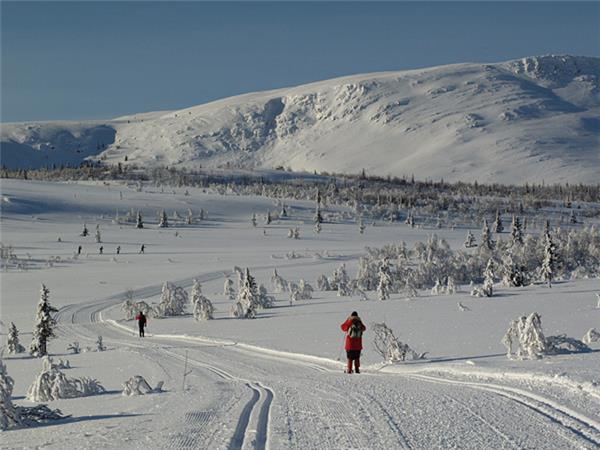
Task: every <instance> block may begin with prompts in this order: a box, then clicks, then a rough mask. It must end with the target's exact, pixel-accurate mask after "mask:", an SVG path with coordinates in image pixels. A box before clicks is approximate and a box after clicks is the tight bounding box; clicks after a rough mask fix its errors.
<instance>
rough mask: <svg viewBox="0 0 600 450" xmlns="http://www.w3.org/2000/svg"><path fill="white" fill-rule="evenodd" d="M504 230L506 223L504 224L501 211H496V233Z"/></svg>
mask: <svg viewBox="0 0 600 450" xmlns="http://www.w3.org/2000/svg"><path fill="white" fill-rule="evenodd" d="M503 231H504V225H502V217H501V216H500V211H496V218H495V219H494V233H502V232H503Z"/></svg>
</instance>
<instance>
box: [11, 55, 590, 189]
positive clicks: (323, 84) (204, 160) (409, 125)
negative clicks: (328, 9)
mask: <svg viewBox="0 0 600 450" xmlns="http://www.w3.org/2000/svg"><path fill="white" fill-rule="evenodd" d="M599 80H600V58H597V57H583V56H581V57H578V56H570V55H560V56H554V55H546V56H538V57H527V58H522V59H517V60H512V61H508V62H503V63H494V64H480V63H460V64H451V65H446V66H437V67H431V68H425V69H412V70H407V71H387V72H378V73H372V74H360V75H351V76H344V77H338V78H334V79H331V80H323V81H317V82H313V83H309V84H305V85H300V86H294V87H290V88H280V89H274V90H269V91H262V92H254V93H247V94H242V95H239V96H233V97H228V98H224V99H219V100H215V101H213V102H210V103H205V104H202V105H197V106H192V107H189V108H184V109H181V110H175V111H160V112H150V113H143V114H134V115H130V116H123V117H120V118H117V119H113V120H108V121H99V120H95V121H83V122H76V121H69V122H26V123H13V124H2V133H1V145H2V150H3V151H2V163H3V164H5V165H7V166H9V167H10V166H13V167H24V166H26V165H27V164H30V165H31V166H34V167H35V166H36V165H37V166H43V165H49V164H56V163H58V164H60V163H61V162H69V163H77V162H78V161H81V160H83V159H84V158H86V157H91V158H98V159H101V160H104V161H106V162H107V163H117V162H124V160H125V156H127V159H128V162H129V163H134V164H139V165H144V166H155V165H169V166H179V167H191V168H193V167H198V166H204V167H206V166H208V167H246V168H247V167H261V168H272V167H277V166H285V167H291V168H292V169H294V170H311V171H312V170H317V171H331V172H348V173H357V172H359V171H361V170H362V169H365V170H366V171H367V172H368V173H373V174H378V175H384V176H385V175H393V176H403V175H410V174H414V175H415V177H416V178H420V179H424V178H429V179H439V178H444V179H445V180H449V181H458V180H461V181H474V180H478V181H490V182H491V181H494V182H503V183H524V182H539V181H542V180H545V181H546V182H583V183H594V182H597V178H598V175H597V174H598V173H600V146H599V143H600V119H598V118H599V117H600V81H599Z"/></svg>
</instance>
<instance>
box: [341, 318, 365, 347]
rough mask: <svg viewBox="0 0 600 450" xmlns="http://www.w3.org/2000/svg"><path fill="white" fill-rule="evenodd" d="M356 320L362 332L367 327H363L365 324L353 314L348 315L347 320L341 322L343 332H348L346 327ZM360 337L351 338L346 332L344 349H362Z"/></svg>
mask: <svg viewBox="0 0 600 450" xmlns="http://www.w3.org/2000/svg"><path fill="white" fill-rule="evenodd" d="M355 321H357V322H358V323H360V327H361V329H362V330H363V332H364V331H365V330H366V329H367V327H365V325H364V324H363V323H362V321H361V320H360V318H358V317H356V316H354V317H348V320H346V321H345V322H344V323H343V324H342V331H343V332H344V333H347V332H348V329H349V328H350V326H351V325H352V323H353V322H355ZM362 348H363V347H362V337H359V338H351V337H350V336H348V334H346V346H345V349H346V350H362Z"/></svg>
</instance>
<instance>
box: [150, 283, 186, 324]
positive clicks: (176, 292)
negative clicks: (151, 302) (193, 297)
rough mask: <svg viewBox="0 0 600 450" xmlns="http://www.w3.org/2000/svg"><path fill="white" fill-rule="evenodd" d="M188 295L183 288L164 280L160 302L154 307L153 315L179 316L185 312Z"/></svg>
mask: <svg viewBox="0 0 600 450" xmlns="http://www.w3.org/2000/svg"><path fill="white" fill-rule="evenodd" d="M187 303H188V295H187V292H186V291H185V289H183V288H182V287H180V286H175V285H174V284H171V283H169V282H165V283H164V284H163V287H162V293H161V296H160V303H159V304H158V305H156V307H155V308H154V316H155V317H158V318H160V317H169V316H180V315H182V314H184V312H185V305H186V304H187Z"/></svg>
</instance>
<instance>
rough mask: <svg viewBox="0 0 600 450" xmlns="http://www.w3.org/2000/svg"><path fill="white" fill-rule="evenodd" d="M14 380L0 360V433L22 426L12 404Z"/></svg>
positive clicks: (16, 408)
mask: <svg viewBox="0 0 600 450" xmlns="http://www.w3.org/2000/svg"><path fill="white" fill-rule="evenodd" d="M13 387H14V380H13V379H12V378H11V377H10V376H9V375H8V372H7V371H6V365H5V364H4V361H2V359H0V431H6V430H9V429H11V428H18V427H20V426H22V425H23V421H22V419H21V415H20V414H19V409H18V407H16V406H15V405H14V404H13V402H12V391H13Z"/></svg>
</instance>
